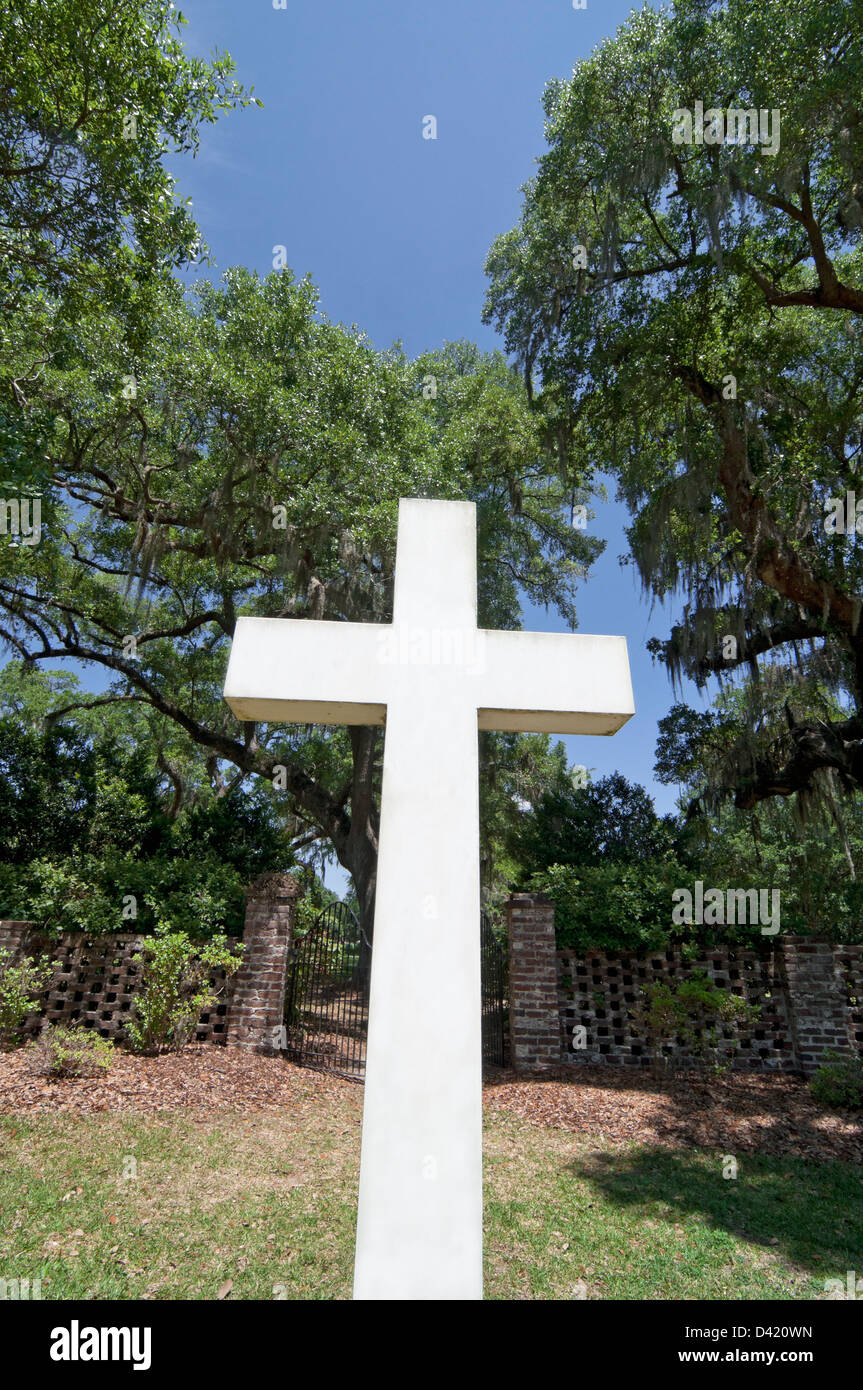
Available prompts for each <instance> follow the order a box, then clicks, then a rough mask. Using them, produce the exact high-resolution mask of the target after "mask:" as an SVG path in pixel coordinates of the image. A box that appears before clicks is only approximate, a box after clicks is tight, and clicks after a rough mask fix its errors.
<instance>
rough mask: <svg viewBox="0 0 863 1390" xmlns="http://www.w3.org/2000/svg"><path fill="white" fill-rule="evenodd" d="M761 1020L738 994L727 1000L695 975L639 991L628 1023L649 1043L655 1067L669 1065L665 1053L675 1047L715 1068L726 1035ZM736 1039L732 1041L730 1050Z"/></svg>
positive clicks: (709, 982)
mask: <svg viewBox="0 0 863 1390" xmlns="http://www.w3.org/2000/svg"><path fill="white" fill-rule="evenodd" d="M759 1014H760V1009H759V1008H758V1006H757V1005H755V1004H749V1003H747V1002H746V1000H745V999H741V998H740V996H739V995H738V994H731V993H730V992H729V991H728V990H724V989H720V987H719V986H718V985H717V984H715V983H714V981H713V980H711V979H710V977H709V975H707V974H706V972H705V971H703V970H702V971H698V972H697V973H696V974H694V975H692V976H690V977H689V979H686V980H673V981H670V982H668V983H665V982H658V983H656V984H652V985H646V986H645V987H644V988H643V989H642V991H641V997H640V998H639V1000H638V1002H637V1004H636V1005H635V1008H634V1009H633V1010H632V1018H633V1022H634V1023H635V1026H636V1028H637V1029H638V1030H639V1032H641V1033H643V1034H644V1036H645V1037H646V1038H647V1040H648V1042H649V1043H650V1048H651V1053H652V1056H653V1063H654V1067H664V1066H667V1065H668V1064H669V1062H670V1061H671V1060H672V1059H671V1058H670V1057H669V1056H668V1054H667V1052H666V1049H671V1048H673V1047H674V1045H675V1044H677V1045H678V1046H679V1047H680V1049H681V1051H682V1052H684V1053H687V1054H689V1055H690V1056H694V1057H696V1058H699V1059H700V1060H701V1061H703V1062H706V1063H708V1064H709V1065H711V1066H713V1067H717V1066H718V1056H719V1043H720V1040H721V1037H722V1034H723V1032H724V1031H725V1029H727V1028H729V1027H731V1028H732V1029H734V1030H735V1031H737V1032H738V1033H739V1032H740V1030H742V1029H744V1028H746V1027H749V1026H750V1025H751V1024H753V1023H754V1022H755V1021H756V1019H757V1018H758V1016H759ZM738 1042H739V1037H738V1038H735V1039H734V1045H735V1046H736V1045H737V1043H738Z"/></svg>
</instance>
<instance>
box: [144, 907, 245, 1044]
mask: <svg viewBox="0 0 863 1390" xmlns="http://www.w3.org/2000/svg"><path fill="white" fill-rule="evenodd" d="M240 951H242V946H239V947H238V948H237V950H236V951H235V950H234V949H233V948H232V947H231V946H230V945H229V944H228V940H227V938H226V937H224V936H214V937H212V938H210V940H208V941H192V940H191V938H190V937H189V936H188V935H187V933H186V932H184V931H172V930H171V928H170V926H169V925H168V924H166V923H164V922H161V923H160V924H159V926H158V927H157V928H156V931H155V933H154V935H153V936H152V937H150V938H149V939H148V940H147V941H146V942H145V943H144V946H143V949H142V950H141V951H139V952H138V953H137V954H136V955H135V956H134V957H133V960H134V961H135V962H136V963H137V964H138V965H139V966H140V967H141V970H142V973H143V987H142V990H141V993H140V994H139V996H138V998H137V1000H136V1002H135V1006H134V1010H133V1017H132V1019H131V1020H130V1022H129V1023H128V1024H127V1026H126V1032H127V1035H128V1038H129V1042H130V1045H131V1046H132V1048H133V1049H134V1051H136V1052H148V1053H153V1052H162V1051H164V1050H165V1049H166V1048H168V1047H171V1048H173V1049H175V1050H176V1051H179V1050H180V1048H181V1047H184V1046H185V1044H186V1043H187V1042H188V1041H189V1039H190V1038H191V1036H192V1033H193V1032H194V1030H195V1027H196V1025H197V1022H198V1019H199V1018H200V1016H201V1014H202V1013H203V1012H204V1010H205V1009H210V1008H213V1007H214V1006H215V1003H216V1000H217V999H218V997H219V995H220V993H221V988H215V987H214V986H212V985H211V984H210V983H209V978H208V977H209V976H210V975H211V974H212V972H213V971H214V970H217V969H219V968H220V967H221V968H222V969H224V971H225V975H226V976H230V975H232V974H233V973H234V971H235V970H236V969H237V967H238V966H239V964H240V955H239V954H238V952H240Z"/></svg>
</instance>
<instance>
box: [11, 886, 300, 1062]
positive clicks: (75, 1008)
mask: <svg viewBox="0 0 863 1390" xmlns="http://www.w3.org/2000/svg"><path fill="white" fill-rule="evenodd" d="M299 894H300V888H299V885H298V883H297V880H296V879H295V878H293V877H292V876H291V875H289V874H265V875H262V877H261V878H259V879H257V880H256V881H255V882H254V883H253V884H252V885H251V887H250V888H249V889H248V890H247V893H246V921H245V929H244V933H243V942H244V944H245V947H246V949H245V951H244V953H243V963H242V965H241V966H240V968H239V970H238V971H237V972H236V974H234V975H232V976H231V977H230V978H229V979H228V980H227V982H226V981H225V972H224V970H221V969H219V970H214V971H213V972H212V974H211V975H210V977H209V978H210V983H211V984H212V985H214V986H215V987H222V992H221V993H220V994H219V997H218V999H217V1002H216V1004H215V1005H214V1007H213V1008H212V1009H208V1010H205V1011H204V1013H202V1014H201V1017H200V1019H199V1021H198V1026H197V1028H196V1030H195V1034H194V1037H195V1040H196V1041H197V1042H217V1043H225V1042H228V1043H231V1044H235V1045H236V1046H239V1047H245V1048H252V1049H256V1050H268V1043H269V1042H270V1040H271V1037H272V1029H273V1027H274V1026H276V1025H278V1024H280V1023H281V1021H282V1006H283V1001H284V993H285V971H286V968H287V959H288V951H289V949H290V943H291V935H292V931H293V921H294V913H295V911H296V903H297V900H298V898H299ZM143 940H144V938H143V937H142V936H140V935H138V934H132V933H129V932H115V933H114V932H112V933H110V934H108V935H104V936H96V935H90V934H88V933H86V932H65V933H64V934H63V935H62V936H60V937H49V936H46V935H44V934H42V933H40V932H39V931H38V929H37V928H36V927H35V925H34V924H33V923H32V922H20V921H9V920H3V921H0V949H4V948H5V949H7V950H12V951H13V953H15V954H18V953H21V952H24V953H26V954H27V955H30V956H41V955H47V956H49V957H50V958H51V959H52V960H53V961H54V974H53V977H52V979H51V982H50V984H49V986H48V988H47V989H46V990H45V991H44V992H43V994H42V995H41V996H40V998H39V1000H38V1001H36V1002H35V1003H34V1008H33V1009H32V1011H31V1012H30V1013H29V1014H27V1016H26V1018H25V1020H24V1023H23V1032H24V1033H25V1035H26V1036H31V1037H32V1036H35V1035H36V1034H37V1033H38V1032H39V1030H40V1028H41V1027H42V1022H43V1020H48V1021H49V1022H51V1023H69V1022H72V1021H78V1022H81V1023H84V1024H85V1025H86V1026H88V1027H90V1028H95V1029H97V1031H98V1032H99V1033H101V1034H102V1036H103V1037H107V1038H114V1039H116V1040H117V1041H122V1040H123V1038H124V1037H125V1029H126V1023H127V1022H128V1019H129V1016H130V1013H131V1010H132V1005H133V1003H134V1000H135V995H136V993H137V991H138V990H139V989H140V987H141V973H140V969H139V967H138V966H137V965H136V964H135V962H134V960H133V957H134V955H135V953H136V952H137V951H139V950H140V948H141V945H142V942H143Z"/></svg>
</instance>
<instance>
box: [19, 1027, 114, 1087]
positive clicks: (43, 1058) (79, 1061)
mask: <svg viewBox="0 0 863 1390" xmlns="http://www.w3.org/2000/svg"><path fill="white" fill-rule="evenodd" d="M113 1054H114V1045H113V1043H112V1042H111V1041H110V1040H109V1039H108V1038H102V1037H100V1036H99V1034H98V1033H97V1032H96V1031H95V1029H92V1028H84V1027H82V1026H81V1025H80V1024H76V1023H53V1024H50V1023H49V1024H47V1025H46V1026H45V1027H44V1028H43V1029H42V1032H41V1033H40V1034H39V1037H38V1039H37V1040H36V1041H35V1042H32V1043H30V1045H29V1046H28V1048H27V1063H28V1065H29V1066H30V1068H31V1070H33V1071H34V1072H36V1073H37V1074H38V1075H39V1076H98V1075H99V1074H100V1073H101V1072H106V1071H107V1070H108V1068H109V1067H110V1065H111V1062H112V1060H113Z"/></svg>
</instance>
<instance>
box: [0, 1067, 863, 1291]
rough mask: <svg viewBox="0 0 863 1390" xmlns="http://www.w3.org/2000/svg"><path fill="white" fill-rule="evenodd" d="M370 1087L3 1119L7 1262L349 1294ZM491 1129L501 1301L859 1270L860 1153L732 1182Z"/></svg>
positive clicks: (678, 1159) (489, 1231) (50, 1277)
mask: <svg viewBox="0 0 863 1390" xmlns="http://www.w3.org/2000/svg"><path fill="white" fill-rule="evenodd" d="M361 1100H362V1093H361V1091H360V1089H359V1088H352V1087H347V1088H345V1089H344V1091H343V1093H342V1094H341V1095H339V1096H333V1097H331V1099H330V1102H328V1104H327V1106H326V1107H325V1108H319V1109H315V1108H313V1107H310V1108H308V1109H306V1110H305V1112H304V1114H303V1116H302V1118H301V1119H299V1118H298V1116H297V1115H296V1114H293V1115H292V1114H282V1113H279V1112H266V1113H260V1114H251V1115H250V1114H235V1113H231V1112H229V1113H225V1114H220V1115H217V1116H214V1115H213V1114H198V1113H196V1112H192V1111H186V1112H171V1113H165V1114H164V1115H159V1114H155V1115H139V1114H130V1113H124V1114H116V1113H110V1112H109V1113H105V1114H95V1115H80V1116H77V1115H69V1114H66V1115H62V1116H55V1115H50V1114H46V1115H38V1114H33V1115H28V1116H26V1117H21V1118H19V1117H17V1116H10V1115H6V1116H3V1117H0V1276H2V1277H3V1278H6V1279H10V1278H21V1279H24V1278H29V1279H30V1280H33V1279H38V1278H41V1280H42V1296H43V1298H46V1299H63V1298H108V1299H115V1298H131V1299H140V1298H158V1299H184V1298H192V1299H201V1298H203V1299H215V1298H218V1297H219V1296H222V1297H230V1298H233V1299H237V1298H241V1299H272V1298H280V1297H281V1298H289V1299H307V1298H317V1299H334V1298H348V1297H349V1296H350V1280H351V1262H352V1257H353V1236H354V1217H355V1206H356V1192H357V1174H358V1163H359V1132H360V1127H359V1120H360V1114H361V1109H360V1107H361ZM485 1136H486V1137H485V1192H486V1197H485V1232H486V1296H487V1297H488V1298H493V1299H495V1298H498V1299H500V1298H503V1299H512V1298H515V1299H525V1298H527V1299H557V1298H566V1299H569V1298H573V1297H587V1298H588V1299H590V1298H635V1299H652V1298H653V1299H658V1298H672V1299H687V1298H715V1299H743V1298H767V1299H770V1298H780V1299H781V1298H804V1299H805V1298H824V1296H825V1295H824V1280H825V1279H827V1278H839V1279H842V1280H843V1282H844V1279H845V1273H846V1270H849V1269H856V1270H858V1271H861V1272H863V1167H861V1166H860V1165H854V1164H845V1163H838V1162H836V1163H824V1164H816V1163H813V1162H810V1161H807V1160H803V1159H789V1158H766V1157H757V1158H756V1157H746V1156H745V1155H744V1156H742V1157H740V1158H739V1160H738V1161H739V1175H738V1177H737V1179H736V1180H727V1179H724V1178H723V1177H722V1161H721V1155H719V1154H717V1153H708V1152H701V1151H693V1150H675V1149H657V1148H646V1147H644V1146H639V1145H620V1144H616V1145H611V1144H602V1143H599V1142H598V1141H597V1140H596V1139H591V1140H584V1139H581V1138H579V1137H578V1136H576V1135H573V1134H571V1133H567V1132H566V1131H564V1130H558V1129H542V1128H537V1127H536V1126H534V1125H530V1124H528V1123H526V1122H525V1121H522V1120H520V1119H516V1118H514V1117H513V1116H511V1115H507V1114H503V1113H496V1112H491V1113H487V1114H486V1117H485ZM124 1174H125V1175H124ZM135 1174H137V1175H136V1176H135ZM580 1286H581V1287H580Z"/></svg>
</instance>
